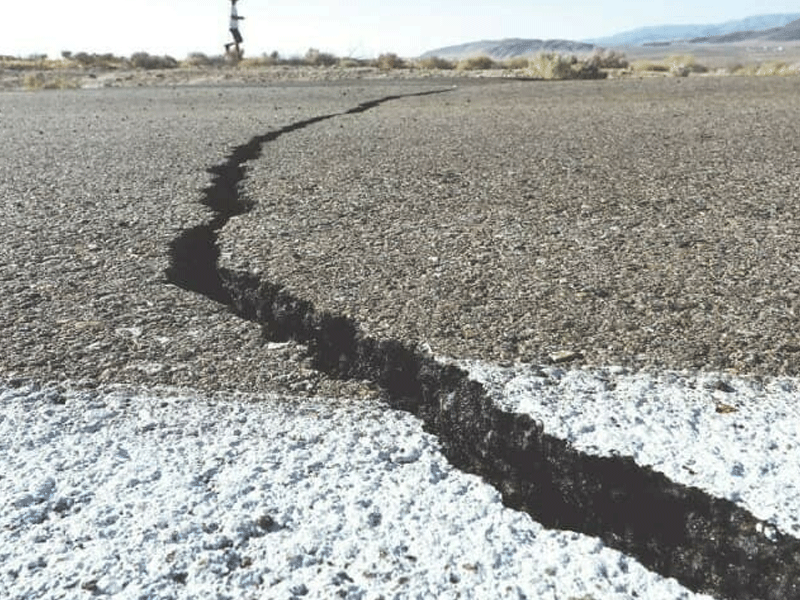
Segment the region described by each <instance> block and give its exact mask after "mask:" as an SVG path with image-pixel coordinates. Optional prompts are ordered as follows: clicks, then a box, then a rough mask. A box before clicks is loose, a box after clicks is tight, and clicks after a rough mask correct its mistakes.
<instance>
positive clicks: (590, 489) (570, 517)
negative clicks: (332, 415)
mask: <svg viewBox="0 0 800 600" xmlns="http://www.w3.org/2000/svg"><path fill="white" fill-rule="evenodd" d="M444 91H447V90H432V91H427V92H421V93H412V94H404V95H394V96H387V97H384V98H380V99H377V100H373V101H370V102H365V103H362V104H359V105H358V106H356V107H355V108H352V109H350V110H348V111H345V112H342V113H335V114H328V115H323V116H318V117H313V118H310V119H306V120H304V121H299V122H296V123H293V124H290V125H288V126H286V127H284V128H282V129H278V130H275V131H272V132H269V133H266V134H263V135H259V136H255V137H253V138H252V139H251V140H250V141H249V142H247V143H246V144H243V145H241V146H238V147H236V148H235V149H234V150H233V151H232V152H231V153H230V154H229V155H228V157H227V159H226V160H225V162H223V163H221V164H219V165H216V166H214V167H212V168H211V169H209V172H210V173H211V174H212V175H213V179H212V183H211V185H210V186H209V187H208V188H207V189H206V191H205V193H204V196H203V198H202V199H201V203H202V204H204V205H206V206H208V207H209V208H211V210H212V211H213V217H212V218H211V220H210V221H208V222H206V223H202V224H200V225H198V226H196V227H193V228H191V229H188V230H186V231H184V232H183V233H182V234H181V235H180V236H179V237H178V238H176V239H175V240H173V242H172V243H171V244H170V256H171V264H170V266H169V268H168V269H167V271H166V275H167V279H168V281H169V282H171V283H173V284H175V285H178V286H180V287H181V288H183V289H186V290H189V291H192V292H196V293H199V294H203V295H205V296H207V297H208V298H211V299H213V300H215V301H217V302H220V303H222V304H225V305H226V306H229V307H230V308H231V310H232V311H233V312H234V313H235V314H237V315H238V316H240V317H241V318H243V319H247V320H250V321H254V322H257V323H259V324H261V326H262V329H263V331H264V335H265V336H266V337H268V338H269V339H271V340H273V341H287V340H295V341H297V342H300V343H303V344H306V345H307V347H308V351H309V354H310V356H311V358H312V360H313V363H314V366H315V368H316V369H318V370H320V371H321V372H323V373H325V374H327V375H328V376H331V377H336V378H355V379H359V380H368V381H370V382H373V383H375V384H377V385H378V386H379V387H380V388H381V389H382V390H383V392H384V393H385V396H386V398H387V400H388V403H389V404H390V406H392V407H393V408H396V409H402V410H405V411H409V412H411V413H413V414H414V415H417V416H418V417H419V418H421V419H422V420H423V422H424V424H425V427H426V429H427V430H428V431H430V432H431V433H433V434H435V435H437V436H438V438H439V440H440V442H441V446H442V452H443V454H444V455H445V456H446V457H447V459H448V460H449V461H450V462H451V463H452V464H453V465H454V466H456V467H457V468H459V469H462V470H464V471H467V472H470V473H474V474H477V475H480V476H482V477H483V478H484V479H485V480H487V481H488V482H490V483H491V484H492V485H494V486H495V487H496V488H497V489H498V490H500V492H501V493H502V496H503V501H504V503H505V504H506V505H507V506H509V507H511V508H514V509H517V510H524V511H526V512H527V513H529V514H530V515H531V516H532V517H533V518H534V519H535V520H537V521H539V522H540V523H541V524H543V525H544V526H546V527H552V528H558V529H567V530H572V531H577V532H580V533H584V534H587V535H592V536H597V537H599V538H601V539H602V540H603V541H604V542H605V543H606V544H607V545H608V546H610V547H612V548H616V549H618V550H621V551H623V552H625V553H627V554H630V555H632V556H634V557H636V558H637V559H638V560H639V561H640V562H641V563H642V564H644V565H645V566H647V567H648V568H650V569H652V570H654V571H656V572H658V573H660V574H662V575H664V576H666V577H674V578H675V579H677V580H678V581H680V582H681V583H682V584H683V585H685V586H686V587H688V588H690V589H692V590H694V591H698V592H703V593H709V594H714V595H717V596H722V597H725V598H730V599H732V600H733V599H736V600H738V599H742V600H744V599H763V600H779V599H780V600H788V599H800V540H797V539H795V538H792V537H790V536H786V535H784V534H782V533H780V532H777V531H774V528H772V527H770V526H769V525H765V524H764V523H762V522H760V521H759V520H758V519H756V518H755V517H754V516H752V515H751V514H750V513H749V512H747V511H746V510H744V509H741V508H739V507H737V506H736V505H735V504H733V503H732V502H730V501H727V500H723V499H719V498H715V497H714V496H711V495H709V494H707V493H705V492H703V491H701V490H698V489H696V488H690V487H687V486H684V485H681V484H677V483H675V482H673V481H671V480H669V479H668V478H667V477H666V476H664V475H663V474H660V473H657V472H655V471H653V470H652V469H650V468H648V467H641V466H639V465H637V464H635V463H634V461H633V459H631V458H629V457H598V456H591V455H588V454H585V453H582V452H579V451H577V450H576V449H575V448H573V447H572V446H570V445H569V444H568V443H567V442H565V441H564V440H561V439H558V438H556V437H553V436H551V435H548V434H546V433H545V432H544V431H543V428H542V426H541V424H538V423H536V422H535V421H534V420H533V419H531V418H530V417H529V416H528V415H521V414H513V413H508V412H505V411H503V410H501V409H500V408H498V407H497V406H496V405H495V404H494V403H493V402H492V400H491V399H490V398H489V396H488V394H487V393H486V392H485V390H484V389H483V387H482V386H481V384H479V383H477V382H475V381H472V380H470V379H469V377H468V376H467V373H465V372H464V371H463V370H461V369H458V368H456V367H454V366H451V365H443V364H441V363H439V362H437V361H436V360H435V359H434V358H432V357H430V356H428V355H425V354H423V353H421V352H419V351H418V350H417V349H416V348H415V346H414V345H413V344H411V343H410V342H404V341H400V340H393V339H388V340H377V339H374V338H371V337H368V336H366V335H364V334H363V333H362V332H361V331H360V330H359V327H358V325H357V323H355V322H354V321H353V320H351V319H349V318H346V317H342V316H336V315H332V314H329V313H326V312H320V311H317V310H315V308H314V306H313V305H312V303H311V302H309V301H307V300H303V299H302V298H298V297H296V296H294V295H292V294H291V293H289V292H287V291H286V290H285V289H284V288H283V287H282V286H281V285H280V284H279V283H276V282H269V281H265V280H263V279H260V278H259V277H257V276H255V275H252V274H250V273H246V272H238V271H232V270H228V269H224V268H221V267H219V265H218V259H219V247H218V244H217V236H218V233H219V231H220V230H221V229H222V228H223V227H224V226H225V224H226V223H227V222H228V220H229V219H230V218H231V217H233V216H236V215H240V214H243V213H245V212H247V211H248V210H249V209H250V208H251V204H250V202H249V201H247V200H246V199H244V198H242V196H241V194H240V191H239V185H240V183H241V182H242V181H243V180H244V178H245V164H246V163H247V162H248V161H251V160H255V159H257V158H258V157H259V156H260V155H261V152H262V150H263V148H264V145H265V144H267V143H269V142H271V141H274V140H276V139H277V138H278V137H280V136H281V135H284V134H287V133H290V132H292V131H297V130H300V129H303V128H306V127H309V126H311V125H313V124H315V123H319V122H321V121H325V120H329V119H333V118H336V117H338V116H343V115H347V114H358V113H361V112H364V111H367V110H370V109H373V108H376V107H378V106H380V105H381V104H383V103H385V102H389V101H392V100H400V99H402V98H410V97H414V96H422V95H428V94H435V93H442V92H444ZM768 532H770V533H768Z"/></svg>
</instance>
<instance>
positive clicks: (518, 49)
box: [420, 38, 594, 60]
mask: <svg viewBox="0 0 800 600" xmlns="http://www.w3.org/2000/svg"><path fill="white" fill-rule="evenodd" d="M593 49H594V45H593V44H589V43H586V42H571V41H569V40H525V39H520V38H511V39H506V40H482V41H480V42H469V43H467V44H459V45H457V46H447V47H445V48H437V49H436V50H429V51H428V52H425V53H424V54H422V55H421V56H420V58H430V57H433V56H437V57H439V58H446V59H448V60H461V59H462V58H469V57H472V56H488V57H490V58H493V59H495V60H505V59H507V58H516V57H523V56H535V55H536V54H539V53H540V52H559V53H562V54H564V53H572V54H574V53H582V52H591V51H592V50H593Z"/></svg>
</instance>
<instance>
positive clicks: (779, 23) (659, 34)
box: [585, 13, 800, 47]
mask: <svg viewBox="0 0 800 600" xmlns="http://www.w3.org/2000/svg"><path fill="white" fill-rule="evenodd" d="M797 19H800V13H793V14H779V15H757V16H755V17H748V18H746V19H739V20H736V21H726V22H725V23H717V24H713V25H656V26H653V27H640V28H638V29H633V30H631V31H625V32H623V33H618V34H616V35H612V36H608V37H602V38H592V39H590V40H585V41H587V42H589V43H592V44H596V45H598V46H605V47H613V46H641V45H644V44H653V43H658V42H670V41H676V40H692V41H694V40H698V39H699V38H709V37H724V36H727V35H730V34H737V33H739V32H750V33H754V32H758V31H764V30H774V29H779V28H783V27H784V26H786V25H789V24H790V23H792V22H793V21H796V20H797ZM794 39H798V38H794ZM719 43H727V42H722V41H721V42H719Z"/></svg>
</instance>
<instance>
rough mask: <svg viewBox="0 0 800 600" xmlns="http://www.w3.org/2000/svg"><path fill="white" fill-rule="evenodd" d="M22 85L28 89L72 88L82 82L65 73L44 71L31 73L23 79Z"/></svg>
mask: <svg viewBox="0 0 800 600" xmlns="http://www.w3.org/2000/svg"><path fill="white" fill-rule="evenodd" d="M22 85H23V86H24V87H25V88H26V89H28V90H71V89H76V88H78V87H80V82H79V81H78V79H77V78H75V77H65V76H63V75H58V76H53V75H52V73H51V74H50V75H45V74H44V73H41V72H38V73H30V74H28V75H26V76H25V78H24V79H23V80H22Z"/></svg>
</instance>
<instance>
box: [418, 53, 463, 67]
mask: <svg viewBox="0 0 800 600" xmlns="http://www.w3.org/2000/svg"><path fill="white" fill-rule="evenodd" d="M416 65H417V66H418V67H419V68H420V69H446V70H450V69H455V68H456V64H455V63H454V62H453V61H452V60H447V59H446V58H440V57H438V56H430V57H428V58H422V59H420V60H418V61H417V63H416Z"/></svg>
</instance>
